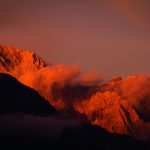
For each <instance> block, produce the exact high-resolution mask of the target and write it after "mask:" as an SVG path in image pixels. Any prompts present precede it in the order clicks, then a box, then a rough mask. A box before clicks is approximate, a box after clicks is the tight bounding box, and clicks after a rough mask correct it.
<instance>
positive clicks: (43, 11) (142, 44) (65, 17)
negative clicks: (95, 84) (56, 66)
mask: <svg viewBox="0 0 150 150" xmlns="http://www.w3.org/2000/svg"><path fill="white" fill-rule="evenodd" d="M0 20H1V21H0V41H1V42H0V44H2V45H12V46H14V47H19V48H23V49H29V50H34V51H36V52H38V53H39V54H40V55H41V56H42V57H43V58H45V59H46V60H48V61H50V62H53V63H65V64H68V65H71V64H74V63H76V62H78V63H79V64H80V65H81V70H83V71H87V70H89V69H96V70H97V71H98V73H99V74H101V76H103V77H105V78H112V77H115V76H125V75H131V74H141V73H142V74H143V73H144V74H150V68H149V64H150V1H149V0H90V1H89V0H86V1H84V0H0Z"/></svg>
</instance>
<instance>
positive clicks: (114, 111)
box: [0, 46, 140, 137]
mask: <svg viewBox="0 0 150 150" xmlns="http://www.w3.org/2000/svg"><path fill="white" fill-rule="evenodd" d="M0 72H6V73H8V74H11V75H12V76H14V77H15V78H16V79H18V80H19V81H21V82H22V83H23V84H25V85H27V86H29V87H31V88H34V89H35V90H36V91H38V92H39V94H40V95H41V96H43V97H45V98H46V99H47V100H48V102H49V103H50V104H52V105H53V106H55V108H56V109H57V110H59V111H60V112H65V113H69V114H70V113H74V112H75V113H78V114H84V115H85V116H86V117H87V118H88V119H89V121H90V122H91V124H92V125H98V126H100V127H103V128H104V129H106V130H107V131H109V132H111V133H117V134H127V135H132V136H134V137H137V133H136V130H137V128H136V125H137V124H138V122H139V121H140V118H139V116H138V115H139V114H137V112H136V111H135V109H134V107H132V106H131V105H130V103H128V100H127V98H126V97H125V96H124V95H122V92H123V91H122V89H121V88H120V87H121V83H122V79H121V78H120V77H118V78H115V79H113V80H111V81H109V82H108V83H105V84H102V85H94V86H93V85H92V86H86V85H83V84H82V83H80V82H78V83H76V82H74V80H73V79H75V80H76V77H77V75H78V73H76V71H74V70H73V71H72V70H71V71H70V70H69V69H68V68H67V69H66V68H65V67H64V66H57V67H55V66H53V67H52V65H51V64H50V65H49V64H47V63H46V62H45V61H44V60H42V59H41V58H40V57H39V56H38V55H37V54H36V53H34V52H31V51H24V50H22V49H16V48H13V47H10V46H0ZM70 80H71V81H70ZM72 80H73V82H72ZM10 91H11V89H10ZM18 91H20V88H19V87H18ZM23 91H24V90H23ZM15 92H16V91H13V92H12V93H11V94H12V95H13V93H15ZM5 93H6V92H5ZM6 95H7V94H6ZM3 97H5V95H4V96H3ZM8 99H9V98H8ZM29 99H33V98H29ZM43 100H44V101H46V100H45V99H44V98H43ZM23 102H24V103H25V99H24V100H23ZM46 103H47V101H46ZM10 104H11V103H10ZM11 105H12V104H11ZM20 105H21V104H20ZM25 106H26V105H25ZM29 106H30V105H29ZM22 107H23V106H22ZM26 108H27V107H26ZM11 109H12V108H11V107H10V110H11ZM31 109H32V108H31ZM31 109H30V111H31ZM62 110H63V111H62ZM37 112H38V111H37Z"/></svg>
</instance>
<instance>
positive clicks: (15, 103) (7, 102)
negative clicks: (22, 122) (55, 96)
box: [0, 73, 57, 116]
mask: <svg viewBox="0 0 150 150" xmlns="http://www.w3.org/2000/svg"><path fill="white" fill-rule="evenodd" d="M0 91H1V92H0V114H1V115H2V114H3V115H4V114H10V113H11V114H12V113H27V114H33V115H39V116H43V115H46V116H47V115H51V114H55V113H57V111H56V110H55V108H53V107H52V106H51V105H50V104H49V103H48V102H47V101H46V100H45V99H44V98H43V97H41V96H40V95H39V94H38V93H37V92H36V91H34V90H33V89H31V88H29V87H27V86H25V85H23V84H21V83H20V82H19V81H17V80H16V79H15V78H14V77H12V76H11V75H8V74H5V73H0Z"/></svg>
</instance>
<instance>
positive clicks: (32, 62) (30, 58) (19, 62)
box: [0, 46, 47, 72]
mask: <svg viewBox="0 0 150 150" xmlns="http://www.w3.org/2000/svg"><path fill="white" fill-rule="evenodd" d="M46 65H47V64H46V63H45V62H44V61H43V60H42V59H41V58H39V57H38V55H37V54H35V53H33V52H31V51H24V50H22V49H16V48H12V47H9V46H0V71H1V72H9V71H12V70H13V69H15V68H16V67H18V66H20V67H30V68H33V69H40V68H42V67H44V66H46Z"/></svg>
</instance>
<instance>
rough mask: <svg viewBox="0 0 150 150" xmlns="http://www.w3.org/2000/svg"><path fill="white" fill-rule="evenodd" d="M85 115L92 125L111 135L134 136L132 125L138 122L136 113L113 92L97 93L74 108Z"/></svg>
mask: <svg viewBox="0 0 150 150" xmlns="http://www.w3.org/2000/svg"><path fill="white" fill-rule="evenodd" d="M75 108H76V110H77V111H79V112H80V113H85V114H86V116H87V117H88V118H89V120H90V121H91V123H92V124H93V125H98V126H101V127H103V128H105V129H106V130H107V131H109V132H111V133H118V134H129V135H133V136H136V135H135V132H134V124H136V123H137V122H138V121H139V117H138V115H137V114H136V112H135V111H134V110H133V109H132V108H131V107H130V105H129V104H128V103H127V101H126V100H124V99H122V98H121V97H120V96H118V95H117V94H116V93H113V92H104V93H101V92H97V93H96V94H94V95H93V96H92V97H91V99H90V100H86V101H83V102H79V103H77V104H76V106H75Z"/></svg>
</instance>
